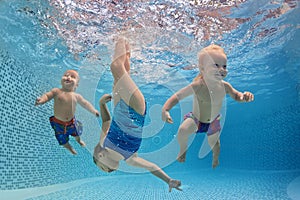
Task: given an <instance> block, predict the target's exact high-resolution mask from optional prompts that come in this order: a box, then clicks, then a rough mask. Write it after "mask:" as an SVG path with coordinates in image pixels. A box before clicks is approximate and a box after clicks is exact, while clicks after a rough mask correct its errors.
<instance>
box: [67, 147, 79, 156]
mask: <svg viewBox="0 0 300 200" xmlns="http://www.w3.org/2000/svg"><path fill="white" fill-rule="evenodd" d="M69 151H70V152H71V153H72V154H73V155H76V154H77V151H75V149H73V148H71V149H69Z"/></svg>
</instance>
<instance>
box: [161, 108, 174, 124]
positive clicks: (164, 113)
mask: <svg viewBox="0 0 300 200" xmlns="http://www.w3.org/2000/svg"><path fill="white" fill-rule="evenodd" d="M162 120H163V121H164V122H168V123H170V124H173V119H172V117H171V115H170V113H169V111H162Z"/></svg>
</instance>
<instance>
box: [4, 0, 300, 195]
mask: <svg viewBox="0 0 300 200" xmlns="http://www.w3.org/2000/svg"><path fill="white" fill-rule="evenodd" d="M298 3H299V1H296V0H294V1H293V0H289V1H287V0H276V1H268V0H263V1H259V2H257V1H255V0H249V1H245V0H242V1H176V3H174V2H173V1H148V2H144V1H128V2H127V3H126V4H123V3H121V2H118V1H101V3H99V2H97V1H86V2H85V3H84V1H76V0H48V1H37V0H36V1H35V0H33V1H21V0H2V1H0V36H1V37H0V116H1V118H0V134H1V137H0V145H1V148H0V198H1V200H2V199H3V200H11V199H13V200H17V199H32V200H39V199H49V200H50V199H51V200H52V199H72V200H74V199H80V200H81V199H87V200H93V199H122V200H126V199H193V200H194V199H217V200H219V199H230V200H231V199H253V200H254V199H255V200H256V199H259V200H261V199H272V200H273V199H280V200H282V199H292V200H298V199H300V192H299V191H300V134H299V133H300V123H299V119H300V117H299V116H300V64H299V63H300V62H299V61H300V47H299V44H300V39H299V38H300V31H299V28H300V24H299V22H300V21H299V14H300V9H299V5H298ZM124 30H126V31H124ZM119 32H122V33H123V34H125V35H126V36H127V37H128V38H129V40H130V41H131V43H132V48H133V50H132V59H131V62H132V70H131V76H132V78H133V79H134V80H135V82H136V83H137V85H138V86H139V87H140V89H141V90H142V92H143V94H144V96H145V98H146V101H147V107H148V110H147V113H148V115H147V117H146V125H145V129H144V135H143V142H142V146H141V149H140V150H139V155H140V156H141V157H143V158H146V159H148V160H150V161H152V162H155V163H157V164H158V165H159V166H161V167H162V168H163V169H164V171H165V172H167V173H168V174H169V175H170V176H171V177H173V178H176V179H179V180H181V181H182V189H183V191H182V192H180V191H176V190H173V191H172V192H171V193H169V192H168V187H167V185H166V184H165V183H164V182H162V181H161V180H159V179H157V178H156V177H154V176H153V175H151V174H150V173H148V172H146V171H144V170H140V169H135V168H131V167H128V166H126V165H125V164H124V162H122V163H121V166H120V170H119V171H117V172H113V173H110V174H106V173H104V172H101V171H99V169H98V168H97V167H96V166H95V165H94V163H93V161H92V155H91V154H92V152H93V148H94V146H95V145H96V144H97V142H98V140H99V133H100V129H101V123H100V120H99V119H96V118H94V117H93V116H92V115H91V114H90V113H88V112H87V111H85V110H84V109H82V108H81V107H78V108H77V114H76V115H77V118H80V120H81V121H82V122H83V124H84V134H83V136H82V138H83V140H84V141H85V142H86V144H87V147H86V148H81V147H80V146H79V145H78V144H77V143H76V142H75V140H73V139H71V141H70V142H71V144H72V145H73V146H74V148H75V149H76V151H77V152H78V155H76V156H72V155H71V154H70V153H69V152H67V151H66V150H65V149H63V148H62V147H60V146H59V145H58V144H57V141H56V139H55V137H54V134H53V131H52V129H51V127H50V125H49V122H48V118H49V117H50V116H51V115H52V105H53V102H49V103H47V104H44V105H42V106H39V107H35V106H34V102H35V99H36V97H38V96H40V95H41V94H43V93H44V92H46V91H49V90H50V89H51V88H53V87H60V77H61V75H62V74H63V72H64V71H65V70H66V69H76V70H78V71H79V73H80V77H81V79H80V84H79V88H78V90H77V92H78V93H80V94H82V95H83V96H84V97H85V98H86V99H88V100H89V101H90V102H92V103H93V104H94V105H95V107H96V108H99V107H98V100H99V98H100V97H101V96H102V95H103V94H105V93H111V87H112V76H111V73H110V71H109V64H110V62H111V54H112V49H113V39H114V37H115V35H116V33H119ZM210 43H216V44H220V45H221V46H222V47H224V49H225V51H226V53H227V55H228V70H229V74H228V76H227V78H226V80H227V81H229V82H230V83H231V84H232V85H233V86H234V87H236V88H237V89H238V90H240V91H246V90H249V91H251V92H253V93H254V95H255V101H254V102H251V103H248V104H241V103H236V102H234V101H233V100H232V99H230V98H229V97H228V98H227V99H226V101H225V102H224V106H223V109H222V116H223V118H222V123H223V129H222V134H221V138H220V139H221V154H220V165H219V166H218V168H216V169H212V168H211V152H210V151H209V149H208V148H206V146H205V145H206V138H205V136H204V135H196V136H195V137H192V138H191V140H190V144H191V145H190V147H189V150H188V154H187V160H186V162H185V163H184V164H180V163H178V162H176V161H175V160H176V155H177V152H178V145H177V141H176V132H177V129H178V127H179V125H180V122H181V121H182V116H183V114H185V113H186V112H188V111H190V109H191V99H189V98H188V99H186V100H185V101H183V102H181V103H180V104H178V105H177V106H176V107H174V108H173V109H172V111H171V115H172V116H173V118H174V124H172V125H170V124H164V123H163V122H162V121H161V119H160V115H161V113H160V112H161V107H162V105H163V104H164V102H165V101H166V100H167V98H168V97H169V96H171V95H172V94H173V93H174V92H175V91H177V90H178V89H179V88H181V87H183V86H185V85H186V84H188V83H189V82H191V81H192V80H193V78H194V77H195V76H196V75H197V73H198V69H197V52H198V51H199V50H200V49H201V48H202V47H204V46H206V45H208V44H210ZM109 108H110V109H112V106H111V105H110V104H109ZM202 145H203V146H204V148H203V149H201V147H202ZM200 149H201V151H200V154H199V150H200Z"/></svg>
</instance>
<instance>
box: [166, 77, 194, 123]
mask: <svg viewBox="0 0 300 200" xmlns="http://www.w3.org/2000/svg"><path fill="white" fill-rule="evenodd" d="M192 84H193V83H192ZM192 84H190V85H188V86H186V87H184V88H182V89H180V90H179V91H177V92H176V93H175V94H173V95H172V96H171V97H170V98H169V99H168V100H167V101H166V102H165V104H164V106H163V108H162V120H163V121H166V122H168V123H173V119H172V117H171V116H170V113H169V110H171V109H172V108H173V107H174V106H175V105H176V104H177V103H178V102H179V101H180V100H182V99H184V98H186V97H188V96H190V95H192V94H194V90H193V85H192Z"/></svg>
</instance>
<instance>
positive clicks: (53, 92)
mask: <svg viewBox="0 0 300 200" xmlns="http://www.w3.org/2000/svg"><path fill="white" fill-rule="evenodd" d="M57 90H59V89H58V88H53V89H52V90H51V91H49V92H47V93H45V94H43V95H42V96H40V97H38V98H36V100H35V104H34V105H35V106H38V105H42V104H44V103H46V102H48V101H50V100H51V99H53V98H54V96H55V95H56V94H57Z"/></svg>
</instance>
